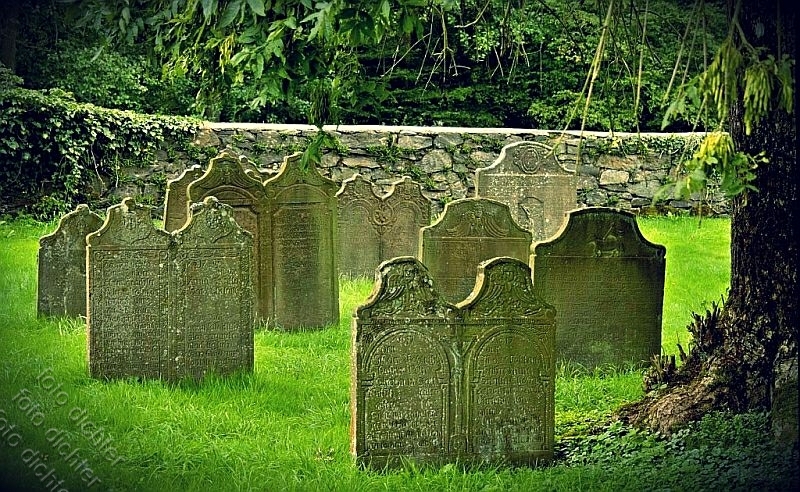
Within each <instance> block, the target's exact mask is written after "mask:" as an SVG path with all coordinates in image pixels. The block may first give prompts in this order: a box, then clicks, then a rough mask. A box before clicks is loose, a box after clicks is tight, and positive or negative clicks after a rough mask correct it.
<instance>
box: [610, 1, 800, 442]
mask: <svg viewBox="0 0 800 492" xmlns="http://www.w3.org/2000/svg"><path fill="white" fill-rule="evenodd" d="M794 22H795V15H794V8H793V7H791V6H789V5H788V2H785V1H775V0H773V1H771V2H755V1H754V0H744V1H743V4H742V11H741V16H740V24H741V26H742V29H743V31H744V32H745V35H746V36H747V40H748V41H749V42H750V43H751V44H753V46H763V47H765V48H766V50H767V53H770V54H772V55H774V56H775V57H776V59H778V58H779V57H780V54H783V53H787V54H789V56H790V57H792V59H794V58H795V27H794ZM778 24H780V25H778ZM778 33H780V35H779V34H778ZM792 82H793V84H794V81H792ZM792 89H793V90H794V85H793V87H792ZM778 91H779V88H773V93H774V94H775V93H778ZM795 100H796V94H795ZM775 101H777V98H774V99H773V102H775ZM795 107H796V104H795ZM729 123H730V132H731V135H732V137H733V139H734V142H735V143H736V146H737V149H739V150H742V151H744V152H746V153H748V154H750V155H756V154H758V153H759V152H761V151H766V155H767V157H768V158H769V162H768V163H766V164H761V165H759V168H758V169H757V170H756V175H757V177H756V181H755V183H754V184H755V186H756V187H757V188H758V191H757V192H750V193H747V195H746V196H741V197H739V198H737V199H735V200H734V201H733V204H732V208H731V289H730V292H729V295H728V298H727V300H726V302H725V304H724V306H723V308H722V310H721V312H719V313H714V312H711V311H709V312H708V313H706V317H705V318H704V319H701V318H700V317H697V318H696V323H695V329H694V330H693V335H694V344H695V349H694V350H693V351H692V352H691V353H690V355H689V357H688V359H687V360H686V361H685V363H684V365H683V366H682V367H681V368H680V369H679V370H678V374H677V375H676V377H675V378H674V379H673V380H672V381H671V382H670V383H669V384H668V385H667V388H666V389H665V390H662V391H660V392H658V393H656V394H650V395H648V396H646V397H645V399H644V400H642V401H641V402H637V403H634V404H632V405H630V406H627V407H625V408H623V409H622V410H621V412H620V416H621V417H622V418H623V419H625V420H628V421H631V422H632V423H635V424H639V425H645V426H647V427H650V428H652V429H657V430H660V431H662V432H667V433H669V432H671V431H672V430H675V429H676V428H678V427H680V426H682V425H684V424H685V423H687V422H689V421H693V420H697V419H699V418H700V417H702V416H703V415H704V414H705V413H707V412H708V411H710V410H714V409H724V410H731V411H735V412H742V411H749V410H762V409H763V410H770V409H771V410H773V412H772V417H773V430H774V431H775V434H776V439H777V440H778V441H780V442H783V443H785V444H788V445H790V446H791V445H793V446H797V427H798V416H797V329H798V315H797V303H798V294H800V293H799V292H798V289H797V277H798V273H797V268H798V248H797V235H796V233H795V227H796V225H795V224H796V220H797V207H798V202H797V191H798V190H797V181H798V180H797V175H796V173H797V168H796V152H797V150H796V143H797V134H796V131H797V128H796V123H795V117H794V114H788V113H787V112H786V111H785V110H783V109H777V108H775V109H773V110H772V111H771V112H770V113H769V114H768V116H767V118H766V119H765V120H762V122H761V123H760V124H759V125H757V126H756V127H755V128H754V129H753V131H752V133H751V134H750V135H746V134H745V130H744V124H743V105H742V102H741V101H739V103H738V104H736V105H735V107H734V108H732V109H731V112H730V122H729ZM698 336H699V339H698Z"/></svg>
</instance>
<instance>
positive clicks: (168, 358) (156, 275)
mask: <svg viewBox="0 0 800 492" xmlns="http://www.w3.org/2000/svg"><path fill="white" fill-rule="evenodd" d="M233 216H234V214H233V210H232V209H231V208H230V207H228V206H226V205H223V204H221V203H219V202H218V201H217V200H216V199H215V198H207V199H206V200H204V202H203V203H202V204H197V205H195V206H194V207H193V210H192V215H191V216H190V218H189V222H187V224H186V225H185V226H184V227H183V228H182V229H180V230H179V231H176V232H174V233H172V234H170V233H168V232H166V231H163V230H160V229H157V228H156V227H155V226H154V225H153V222H152V220H151V219H150V210H149V208H147V207H143V206H140V205H137V204H135V203H134V202H133V200H132V199H130V198H126V199H125V200H123V202H122V203H121V204H119V205H116V206H113V207H111V208H109V210H108V216H107V218H106V221H105V222H104V224H103V226H102V227H101V228H100V230H98V231H97V232H94V233H92V234H89V236H87V238H86V242H87V254H86V264H87V291H88V312H87V333H88V359H89V373H90V375H91V376H92V377H95V378H103V379H110V378H124V377H135V378H143V379H164V380H176V379H182V378H202V377H203V376H205V375H206V374H207V373H208V372H214V373H217V374H228V373H232V372H236V371H251V370H252V368H253V328H254V323H255V310H254V302H255V300H254V295H253V288H252V237H251V235H250V234H249V233H248V232H246V231H244V230H243V229H242V228H240V227H239V225H238V224H237V223H236V222H235V220H234V218H233Z"/></svg>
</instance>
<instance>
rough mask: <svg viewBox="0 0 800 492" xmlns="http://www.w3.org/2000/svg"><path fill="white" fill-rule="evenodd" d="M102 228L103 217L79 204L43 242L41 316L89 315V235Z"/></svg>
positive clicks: (40, 247) (41, 255)
mask: <svg viewBox="0 0 800 492" xmlns="http://www.w3.org/2000/svg"><path fill="white" fill-rule="evenodd" d="M102 225H103V219H102V218H100V216H99V215H97V214H96V213H94V212H92V211H91V210H89V207H88V206H86V205H78V206H77V208H75V210H73V211H72V212H70V213H68V214H66V215H64V216H63V217H61V220H59V221H58V227H57V228H56V230H55V231H54V232H53V233H51V234H48V235H46V236H42V237H41V238H40V239H39V255H38V267H39V274H38V282H37V312H38V314H39V316H86V235H87V234H89V233H91V232H94V231H96V230H98V229H100V226H102Z"/></svg>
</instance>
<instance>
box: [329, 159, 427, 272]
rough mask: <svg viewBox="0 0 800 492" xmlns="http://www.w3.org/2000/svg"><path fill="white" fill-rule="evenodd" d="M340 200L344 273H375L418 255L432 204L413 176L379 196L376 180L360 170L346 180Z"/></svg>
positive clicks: (398, 182)
mask: <svg viewBox="0 0 800 492" xmlns="http://www.w3.org/2000/svg"><path fill="white" fill-rule="evenodd" d="M336 197H337V199H338V207H339V209H338V226H339V230H338V234H339V248H338V253H339V263H338V264H339V273H341V274H344V275H347V276H351V277H359V276H368V277H373V276H374V275H375V268H377V266H378V265H380V264H381V263H382V262H383V261H385V260H388V259H391V258H395V257H398V256H417V253H418V251H417V248H418V247H419V240H418V236H419V230H420V228H422V227H425V226H427V225H428V224H430V216H431V203H430V201H429V200H428V199H427V198H425V197H424V196H423V195H422V188H421V187H420V185H419V184H417V183H414V182H413V181H412V180H411V178H409V177H404V178H403V179H401V180H399V181H396V182H394V183H392V186H391V188H390V189H389V191H388V193H386V194H385V195H383V196H379V195H377V194H376V193H375V191H374V189H373V186H372V183H370V182H369V181H368V180H366V179H364V178H363V177H362V176H361V175H360V174H355V175H354V176H352V177H351V178H348V179H346V180H345V181H344V182H343V183H342V187H341V189H340V190H339V192H338V193H337V194H336Z"/></svg>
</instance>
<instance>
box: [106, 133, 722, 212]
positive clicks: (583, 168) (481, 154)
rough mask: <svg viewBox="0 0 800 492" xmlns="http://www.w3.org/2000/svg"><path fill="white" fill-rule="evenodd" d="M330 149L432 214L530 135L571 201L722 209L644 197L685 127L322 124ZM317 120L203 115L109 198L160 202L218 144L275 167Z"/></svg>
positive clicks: (656, 184) (675, 162)
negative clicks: (183, 144) (207, 118)
mask: <svg viewBox="0 0 800 492" xmlns="http://www.w3.org/2000/svg"><path fill="white" fill-rule="evenodd" d="M325 130H326V131H328V132H329V133H330V134H331V135H333V136H334V137H335V140H336V142H337V145H336V148H335V149H328V150H326V151H325V153H324V155H323V157H322V162H321V165H320V166H319V170H320V172H321V173H322V175H323V176H325V177H326V178H329V179H332V180H333V181H335V182H336V183H338V184H340V185H341V183H342V182H343V181H344V180H345V179H347V178H350V177H352V176H353V175H355V174H356V173H358V174H360V175H361V176H363V177H364V178H365V179H368V180H369V181H371V182H373V183H376V184H377V185H378V186H379V187H380V189H379V190H377V191H378V192H381V193H385V192H388V190H389V188H390V186H391V184H392V183H394V182H395V181H397V180H398V179H401V178H402V177H403V176H410V177H411V178H412V179H414V181H416V182H418V183H420V184H422V185H423V193H424V195H425V196H426V197H427V198H430V199H431V200H432V201H433V208H434V209H433V210H432V213H433V214H434V216H436V215H438V214H439V213H440V212H441V211H442V210H443V208H444V204H445V203H447V202H448V201H452V200H458V199H460V198H468V197H474V196H475V170H476V169H478V168H482V167H487V166H490V165H491V164H492V163H493V162H494V161H495V160H496V159H497V158H498V157H499V156H500V151H501V149H502V148H503V147H504V146H506V145H508V144H511V143H515V142H520V141H533V142H539V143H543V144H545V145H548V146H554V147H555V149H556V151H555V152H556V154H557V157H558V160H559V162H560V163H561V164H562V165H563V166H564V167H565V168H566V169H569V170H572V171H574V172H575V173H576V176H577V183H578V185H577V186H578V193H577V200H578V205H579V206H611V207H615V208H620V209H622V210H628V211H631V212H634V213H657V212H665V211H687V212H697V211H699V210H701V209H702V210H703V212H704V213H706V214H709V215H724V214H726V213H727V203H726V202H725V200H724V199H722V197H721V196H712V198H711V200H710V202H709V203H708V204H706V205H701V202H700V200H699V197H697V198H698V199H697V200H692V201H682V200H669V201H667V202H664V203H663V204H661V205H660V206H659V207H658V208H654V207H652V206H651V205H652V198H653V196H654V195H655V193H656V192H657V191H658V189H659V188H660V187H661V186H662V185H663V184H664V183H666V182H667V181H668V179H669V177H670V175H673V174H674V173H675V172H676V169H678V167H679V166H680V164H681V163H682V162H684V161H685V160H686V158H687V157H690V156H691V154H692V152H693V150H694V149H695V148H696V146H697V143H698V141H699V137H698V136H697V135H691V134H665V133H650V134H625V133H614V134H610V133H605V132H584V133H583V135H582V138H581V134H580V133H579V132H567V133H563V132H560V131H546V130H527V129H510V128H452V127H401V126H330V127H326V128H325ZM316 131H317V129H316V128H315V127H313V126H308V125H275V124H252V123H209V124H207V125H206V126H205V127H203V128H202V129H201V130H199V131H198V133H197V135H196V137H195V139H194V142H193V143H192V145H190V146H189V149H190V150H189V151H188V152H175V151H170V152H166V151H164V152H159V153H158V156H157V160H156V162H154V163H153V165H152V166H150V167H146V168H126V169H123V170H122V171H121V172H122V175H121V176H120V179H119V180H117V186H116V188H115V189H114V190H113V191H112V193H110V195H109V197H110V199H111V203H116V202H118V201H119V199H121V198H122V197H124V196H135V197H137V200H138V201H139V202H145V203H148V202H149V203H151V204H152V205H153V206H154V208H155V209H156V212H157V213H160V212H161V210H163V203H164V194H165V191H166V182H167V181H168V180H171V179H175V178H177V177H179V176H180V175H181V173H183V172H184V171H185V170H186V169H187V168H189V167H190V166H192V165H194V164H201V165H207V163H208V161H209V159H210V158H211V157H214V156H215V155H217V154H218V153H219V151H221V150H223V149H224V148H226V147H230V148H232V149H234V150H235V151H236V152H238V153H242V154H244V155H246V156H248V157H249V158H250V159H251V160H252V161H253V163H254V165H255V167H256V168H257V169H258V171H259V172H260V173H261V174H262V176H263V178H264V179H267V178H269V177H272V176H273V175H275V174H277V172H278V170H279V168H280V166H281V163H282V162H283V158H284V157H286V156H288V155H291V154H292V153H294V152H297V151H302V150H305V148H306V147H307V145H308V142H309V140H310V139H311V138H312V137H313V136H314V135H315V133H316Z"/></svg>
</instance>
